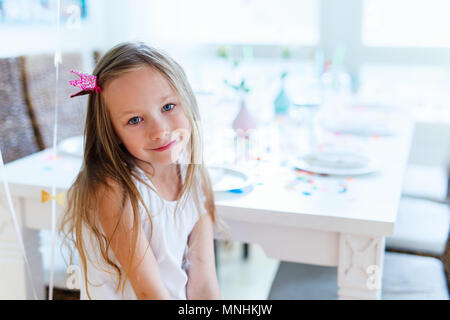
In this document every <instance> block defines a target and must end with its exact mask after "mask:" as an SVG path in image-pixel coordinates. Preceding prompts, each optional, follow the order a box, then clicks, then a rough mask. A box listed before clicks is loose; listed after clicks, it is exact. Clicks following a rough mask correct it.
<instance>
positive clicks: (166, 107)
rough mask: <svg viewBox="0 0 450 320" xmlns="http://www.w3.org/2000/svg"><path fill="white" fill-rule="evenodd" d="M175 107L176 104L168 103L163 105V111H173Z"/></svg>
mask: <svg viewBox="0 0 450 320" xmlns="http://www.w3.org/2000/svg"><path fill="white" fill-rule="evenodd" d="M173 108H175V105H174V104H173V103H169V104H166V105H165V106H164V107H162V110H163V111H171V110H172V109H173Z"/></svg>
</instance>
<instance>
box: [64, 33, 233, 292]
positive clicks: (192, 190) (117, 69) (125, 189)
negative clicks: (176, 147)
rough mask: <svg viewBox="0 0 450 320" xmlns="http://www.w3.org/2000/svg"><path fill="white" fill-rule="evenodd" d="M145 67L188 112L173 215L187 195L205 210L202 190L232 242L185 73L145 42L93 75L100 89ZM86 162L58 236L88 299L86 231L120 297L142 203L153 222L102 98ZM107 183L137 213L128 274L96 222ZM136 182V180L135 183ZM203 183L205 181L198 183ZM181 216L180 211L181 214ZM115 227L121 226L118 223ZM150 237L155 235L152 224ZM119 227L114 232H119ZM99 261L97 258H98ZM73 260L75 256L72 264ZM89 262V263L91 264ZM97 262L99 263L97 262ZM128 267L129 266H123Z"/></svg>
mask: <svg viewBox="0 0 450 320" xmlns="http://www.w3.org/2000/svg"><path fill="white" fill-rule="evenodd" d="M142 66H150V67H152V68H153V69H154V70H157V71H158V72H160V74H161V75H162V76H164V77H165V78H166V79H167V80H168V82H169V83H170V85H171V86H172V87H173V89H174V90H175V92H176V93H177V94H178V96H179V98H180V99H181V102H182V106H183V107H184V112H185V114H186V116H187V118H188V119H189V122H190V126H191V128H192V130H191V132H192V133H191V137H190V140H189V142H188V144H187V147H186V150H185V151H186V155H187V156H186V158H185V160H186V164H187V169H186V174H185V181H184V183H183V186H182V189H181V192H180V194H179V197H178V200H177V204H176V207H175V212H177V210H178V208H179V206H180V205H181V206H182V205H183V204H182V203H181V201H180V200H181V199H183V198H184V199H186V198H187V197H183V195H184V194H185V193H187V195H189V194H192V196H193V199H194V201H195V204H196V206H197V208H198V210H201V206H202V205H203V204H202V203H200V199H201V198H200V195H199V194H198V188H196V187H195V186H198V185H203V186H204V190H205V194H204V196H205V198H206V209H207V210H208V212H209V214H211V216H212V219H213V221H214V224H215V226H216V227H218V228H217V230H218V231H219V232H222V233H224V234H225V235H226V236H225V238H230V236H229V231H228V229H227V227H226V225H225V223H224V221H223V220H222V219H221V218H220V217H219V216H218V214H217V212H216V208H215V205H214V193H213V190H212V187H211V181H210V178H209V174H208V171H207V169H206V167H205V166H204V164H203V142H202V136H201V128H200V114H199V110H198V106H197V101H196V99H195V96H194V94H193V91H192V89H191V87H190V85H189V82H188V80H187V77H186V75H185V73H184V71H183V68H182V67H181V66H180V65H179V64H178V63H177V62H176V61H174V60H173V59H171V58H170V57H169V56H168V55H167V54H165V53H164V52H163V51H161V50H159V49H156V48H152V47H149V46H147V45H146V44H144V43H141V42H132V43H130V42H127V43H121V44H119V45H117V46H115V47H113V48H112V49H110V50H109V51H108V52H107V53H105V54H104V55H103V57H101V59H100V60H99V61H98V63H97V64H96V66H95V68H94V72H93V74H94V75H95V76H97V82H98V85H99V86H100V87H104V85H105V84H106V83H107V82H108V81H111V80H112V79H115V78H117V77H120V76H121V75H123V74H125V73H127V72H131V71H133V70H136V69H138V68H140V67H142ZM84 139H85V145H84V158H83V164H82V167H81V170H80V172H79V174H78V176H77V178H76V180H75V182H74V183H73V184H72V186H71V187H70V189H69V190H68V192H67V207H66V210H65V214H64V216H63V219H62V221H61V225H60V232H61V233H62V235H63V236H64V237H63V240H64V243H65V244H67V245H68V246H69V248H72V249H75V248H76V250H77V252H78V255H79V259H80V263H81V267H82V268H83V269H84V270H85V277H84V279H83V280H84V283H85V288H86V291H87V295H88V297H89V299H90V298H91V297H90V295H89V291H88V285H87V284H88V279H87V278H88V273H87V260H88V259H90V257H89V254H88V250H86V243H85V241H86V239H85V238H84V237H85V236H86V235H85V233H84V232H83V230H84V228H88V230H90V232H91V235H93V239H94V241H95V242H96V243H97V245H98V248H99V249H100V254H101V257H100V258H101V259H100V261H102V262H104V263H106V265H108V266H111V267H112V268H113V269H112V270H115V271H116V273H117V275H118V282H117V288H116V292H117V291H118V290H119V288H120V284H121V283H122V284H123V285H122V293H123V290H124V288H125V282H126V279H127V277H128V273H129V271H130V267H131V261H133V257H134V254H135V247H136V242H137V236H138V232H139V228H140V227H141V221H140V210H139V207H140V206H139V204H141V205H142V207H143V208H144V209H145V211H146V214H147V216H148V219H149V220H150V222H151V215H150V212H149V209H148V207H147V206H146V204H145V203H144V201H143V199H142V196H141V195H140V193H139V190H138V188H137V186H136V184H135V180H137V181H139V182H141V183H143V184H145V185H146V186H147V187H148V188H151V189H152V190H153V191H155V192H157V191H156V190H155V189H153V188H152V187H151V186H150V185H148V184H147V183H146V182H145V181H144V180H143V179H142V178H141V177H140V176H139V174H138V173H137V172H136V170H134V169H135V168H136V161H135V159H134V157H133V156H132V155H131V154H130V153H129V152H128V151H127V150H126V148H125V147H124V146H123V145H121V144H120V141H119V139H118V136H117V134H116V133H115V131H114V128H113V125H112V122H111V119H110V115H109V112H108V110H107V107H106V104H105V101H104V98H103V96H102V94H91V95H90V96H89V99H88V106H87V114H86V123H85V129H84ZM108 179H113V180H114V181H116V182H117V183H118V184H119V185H120V186H121V190H122V207H123V206H124V204H125V199H129V200H130V202H131V206H132V211H133V221H135V223H134V225H133V229H132V243H133V244H134V245H133V247H132V248H130V251H131V259H130V264H129V265H128V266H127V267H126V268H125V272H124V270H122V269H121V267H120V266H119V265H118V264H117V263H116V262H115V261H114V260H113V259H111V256H110V250H111V248H110V245H111V243H112V241H113V239H114V237H115V235H116V232H113V234H112V236H111V237H110V239H108V238H107V237H106V236H105V234H104V233H103V232H102V228H101V225H100V223H99V219H98V214H97V212H98V208H99V202H100V199H99V190H100V189H101V187H106V188H109V185H108V183H107V181H108ZM134 179H135V180H134ZM200 180H201V181H200ZM180 212H181V213H182V210H180ZM120 220H121V219H119V221H118V222H117V226H118V225H119V223H120ZM150 225H151V232H152V231H153V227H152V224H150ZM117 226H116V228H115V230H117ZM96 258H97V259H98V258H99V257H96ZM72 260H73V250H72V251H71V256H70V263H72ZM90 261H91V260H90ZM97 261H98V260H97ZM124 267H125V266H124Z"/></svg>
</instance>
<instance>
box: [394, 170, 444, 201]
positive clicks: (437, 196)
mask: <svg viewBox="0 0 450 320" xmlns="http://www.w3.org/2000/svg"><path fill="white" fill-rule="evenodd" d="M448 184H449V178H448V172H447V169H446V168H445V167H443V166H429V165H419V164H408V166H407V167H406V171H405V174H404V177H403V189H402V194H403V195H404V196H407V197H414V198H421V199H426V200H432V201H436V202H441V203H446V202H447V201H448Z"/></svg>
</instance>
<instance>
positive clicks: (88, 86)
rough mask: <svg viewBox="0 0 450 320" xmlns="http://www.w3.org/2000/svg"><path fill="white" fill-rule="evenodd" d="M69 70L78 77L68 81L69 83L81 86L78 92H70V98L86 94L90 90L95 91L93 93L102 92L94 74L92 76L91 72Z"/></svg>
mask: <svg viewBox="0 0 450 320" xmlns="http://www.w3.org/2000/svg"><path fill="white" fill-rule="evenodd" d="M70 72H72V73H73V74H76V75H77V76H79V77H80V79H78V80H72V81H69V84H70V85H72V86H74V87H78V88H81V91H80V92H78V93H75V94H72V95H71V96H70V97H71V98H73V97H76V96H81V95H84V94H88V93H91V92H95V93H98V92H100V93H101V92H102V89H101V88H100V86H98V85H97V77H96V76H94V75H92V74H87V73H81V72H78V71H75V70H70Z"/></svg>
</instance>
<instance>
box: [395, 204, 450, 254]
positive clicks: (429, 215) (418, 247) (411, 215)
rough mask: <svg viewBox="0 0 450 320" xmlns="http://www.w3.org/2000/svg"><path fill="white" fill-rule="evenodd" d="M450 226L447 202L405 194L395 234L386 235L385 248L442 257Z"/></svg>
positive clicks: (398, 214) (399, 210)
mask: <svg viewBox="0 0 450 320" xmlns="http://www.w3.org/2000/svg"><path fill="white" fill-rule="evenodd" d="M449 230H450V213H449V207H448V205H447V204H442V203H436V202H433V201H428V200H422V199H415V198H402V199H401V200H400V204H399V209H398V213H397V221H396V223H395V230H394V236H392V237H387V238H386V248H387V249H388V250H389V249H393V250H401V251H408V252H410V253H420V254H425V255H430V256H434V257H441V256H442V255H443V254H444V252H445V246H446V243H447V241H448V236H449Z"/></svg>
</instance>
